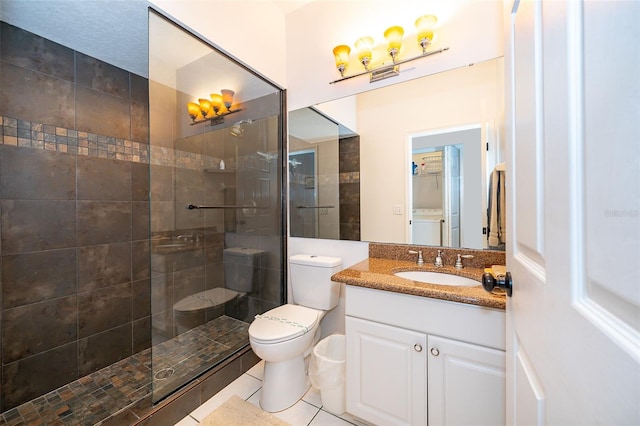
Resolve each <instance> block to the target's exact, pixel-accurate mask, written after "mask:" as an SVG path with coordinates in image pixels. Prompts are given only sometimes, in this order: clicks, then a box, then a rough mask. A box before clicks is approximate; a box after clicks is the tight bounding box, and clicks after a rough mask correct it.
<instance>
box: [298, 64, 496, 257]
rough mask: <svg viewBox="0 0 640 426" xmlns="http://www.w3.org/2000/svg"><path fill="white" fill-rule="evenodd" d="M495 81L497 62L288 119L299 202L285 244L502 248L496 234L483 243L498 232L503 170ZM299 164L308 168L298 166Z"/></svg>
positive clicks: (404, 84)
mask: <svg viewBox="0 0 640 426" xmlns="http://www.w3.org/2000/svg"><path fill="white" fill-rule="evenodd" d="M503 74H504V61H503V58H501V57H500V58H495V59H492V60H489V61H485V62H480V63H475V64H470V65H469V66H466V67H463V68H458V69H453V70H449V71H446V72H443V73H439V74H434V75H429V76H425V77H421V78H417V79H415V80H411V81H406V82H402V83H398V84H394V85H391V86H386V87H383V88H378V89H374V90H371V91H367V92H364V93H360V94H358V95H354V96H351V97H349V98H344V99H339V100H336V101H332V102H328V103H324V104H319V105H315V106H314V107H309V108H303V109H301V110H296V111H291V112H290V113H289V132H290V135H289V138H290V143H289V144H290V146H289V166H290V168H289V171H290V176H289V178H290V184H289V196H290V201H291V202H292V203H293V202H294V200H302V201H303V202H301V203H299V204H298V201H295V203H296V205H295V206H294V205H290V208H291V210H290V230H291V236H298V237H307V238H314V237H315V238H335V239H357V240H361V241H372V242H388V243H413V244H424V245H444V246H451V247H466V248H475V249H483V248H492V249H495V248H498V249H500V248H504V244H503V239H504V235H502V240H501V239H498V240H497V241H496V240H495V238H494V239H493V240H492V244H489V239H488V233H489V232H490V231H494V232H495V231H497V230H499V229H500V223H498V224H497V225H496V223H492V221H491V216H490V215H489V212H490V211H494V217H495V210H496V204H497V202H496V200H498V201H499V197H498V198H496V194H495V186H496V183H495V182H493V180H492V175H494V172H495V171H496V170H499V169H502V168H503V162H504V135H503V131H504V130H503V121H504V120H503V115H504V75H503ZM343 140H344V141H345V145H346V142H347V141H348V142H349V143H350V147H349V148H348V149H345V150H343V152H342V153H341V151H340V150H341V145H342V143H343ZM354 140H355V141H356V143H354V142H353V141H354ZM330 147H331V148H330ZM354 147H355V148H354ZM329 152H331V153H329ZM309 153H313V155H309ZM304 155H308V157H307V158H306V161H307V163H309V164H311V163H310V162H312V163H313V167H311V166H307V167H309V168H305V167H303V166H302V164H298V163H302V162H303V161H302V159H303V157H304ZM310 157H313V159H310ZM325 159H326V163H324V162H323V160H325ZM346 163H351V164H346ZM354 164H357V170H356V169H355V168H354ZM292 166H293V167H292ZM296 167H297V169H296ZM303 170H304V171H303ZM298 171H300V173H299V174H298ZM502 173H503V175H502V176H503V180H504V172H502ZM294 174H295V176H294V179H292V175H294ZM494 176H495V175H494ZM494 180H495V179H494ZM346 184H349V185H351V186H350V187H349V189H350V190H349V191H346V190H343V188H342V187H343V186H344V185H346ZM492 188H493V189H494V191H493V201H492V200H491V199H490V194H491V193H492V191H491V189H492ZM301 192H306V193H305V194H304V196H303V195H301ZM348 203H351V204H348ZM298 205H302V206H306V207H313V208H310V209H306V208H297V207H298ZM331 206H333V207H331ZM492 207H493V208H492ZM303 210H304V211H305V213H301V211H303ZM354 210H357V211H358V212H359V214H358V215H354V214H353V211H354ZM343 211H344V212H345V214H344V215H345V217H344V218H343V217H341V216H342V214H343ZM302 215H305V219H304V220H301V216H302ZM504 222H505V218H504V212H502V227H503V228H504ZM349 226H351V228H357V229H358V232H357V233H353V232H352V233H349V232H347V231H345V230H348V229H349ZM490 226H493V229H488V228H489V227H490ZM354 234H357V237H354Z"/></svg>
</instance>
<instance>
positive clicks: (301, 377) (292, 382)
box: [260, 355, 311, 413]
mask: <svg viewBox="0 0 640 426" xmlns="http://www.w3.org/2000/svg"><path fill="white" fill-rule="evenodd" d="M310 386H311V383H310V382H309V379H308V378H307V375H306V373H305V366H304V357H303V356H302V355H300V356H297V357H295V358H293V359H290V360H287V361H282V362H267V361H265V363H264V380H263V382H262V391H261V392H260V407H262V409H263V410H265V411H268V412H270V413H274V412H276V411H282V410H284V409H287V408H289V407H291V406H292V405H293V404H295V403H296V402H298V401H299V400H300V398H302V397H303V396H304V394H305V393H306V392H307V391H308V390H309V387H310Z"/></svg>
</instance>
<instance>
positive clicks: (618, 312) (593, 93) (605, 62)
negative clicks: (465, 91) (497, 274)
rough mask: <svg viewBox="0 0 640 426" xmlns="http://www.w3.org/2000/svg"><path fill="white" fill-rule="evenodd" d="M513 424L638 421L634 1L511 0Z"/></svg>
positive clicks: (639, 194) (639, 66)
mask: <svg viewBox="0 0 640 426" xmlns="http://www.w3.org/2000/svg"><path fill="white" fill-rule="evenodd" d="M505 17H506V19H505V22H506V23H507V26H508V28H507V32H506V33H507V46H506V48H505V54H506V57H505V66H506V73H505V75H506V76H507V79H506V80H507V87H506V93H507V108H508V112H507V121H508V123H507V140H508V142H507V145H508V151H509V152H508V156H507V172H506V173H507V203H508V212H507V219H508V228H507V229H508V231H507V232H508V242H507V267H508V269H509V270H510V271H511V273H512V277H513V283H514V284H513V297H512V298H510V299H509V300H508V303H507V423H508V424H518V425H532V424H538V425H542V424H549V425H570V424H571V425H573V424H575V425H591V424H603V425H605V424H606V425H621V424H625V425H638V424H640V268H639V264H640V47H639V46H640V2H638V1H616V0H610V1H597V0H589V1H581V0H574V1H541V0H520V1H515V2H513V1H511V0H507V1H506V2H505Z"/></svg>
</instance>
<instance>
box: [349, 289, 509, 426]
mask: <svg viewBox="0 0 640 426" xmlns="http://www.w3.org/2000/svg"><path fill="white" fill-rule="evenodd" d="M345 308H346V315H347V317H346V321H345V329H346V344H347V351H346V354H347V356H346V370H347V378H346V384H347V412H349V413H350V414H352V415H354V416H356V417H359V418H361V419H362V420H365V421H367V422H370V423H373V424H376V425H389V424H393V425H427V424H429V425H432V426H433V425H454V424H474V425H485V424H486V425H492V426H494V425H500V424H504V422H505V352H504V349H505V334H504V333H505V326H504V311H503V310H499V309H491V308H484V307H480V306H475V305H467V304H462V303H456V302H448V301H443V300H438V299H431V298H426V297H420V296H411V295H406V294H400V293H392V292H387V291H382V290H373V289H369V288H363V287H355V286H346V307H345Z"/></svg>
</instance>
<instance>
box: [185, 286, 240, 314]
mask: <svg viewBox="0 0 640 426" xmlns="http://www.w3.org/2000/svg"><path fill="white" fill-rule="evenodd" d="M241 294H244V293H240V292H238V291H235V290H229V289H228V288H224V287H217V288H212V289H210V290H205V291H201V292H199V293H195V294H191V295H189V296H187V297H185V298H184V299H181V300H180V301H178V302H177V303H176V304H175V305H173V309H174V310H176V311H178V312H193V311H200V310H202V309H207V308H212V307H214V306H219V305H222V304H224V303H226V302H228V301H230V300H231V299H233V298H234V297H236V296H239V295H241Z"/></svg>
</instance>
